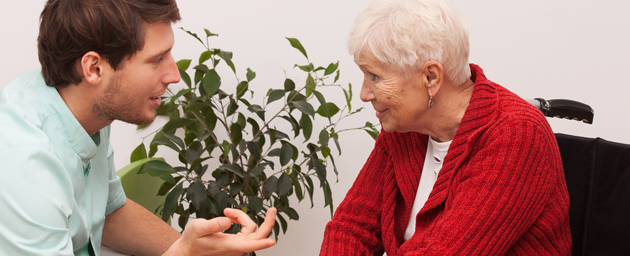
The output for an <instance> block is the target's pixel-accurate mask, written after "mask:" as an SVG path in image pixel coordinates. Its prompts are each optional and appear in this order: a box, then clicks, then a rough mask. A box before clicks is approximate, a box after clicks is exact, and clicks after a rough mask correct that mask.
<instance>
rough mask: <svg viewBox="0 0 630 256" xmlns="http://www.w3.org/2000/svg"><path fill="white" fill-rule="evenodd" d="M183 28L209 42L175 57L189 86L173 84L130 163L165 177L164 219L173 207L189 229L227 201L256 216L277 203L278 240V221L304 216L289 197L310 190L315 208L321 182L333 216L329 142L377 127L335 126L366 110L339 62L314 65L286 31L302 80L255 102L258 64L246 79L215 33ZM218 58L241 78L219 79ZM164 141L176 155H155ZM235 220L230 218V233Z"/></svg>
mask: <svg viewBox="0 0 630 256" xmlns="http://www.w3.org/2000/svg"><path fill="white" fill-rule="evenodd" d="M184 31H186V33H188V34H189V35H191V36H192V37H194V38H195V39H196V40H198V41H199V42H200V43H201V45H203V48H202V52H201V54H200V55H199V58H198V60H197V59H196V60H195V62H196V63H195V65H192V64H193V61H192V60H191V59H183V60H180V61H178V62H177V66H178V68H179V70H180V74H181V77H182V81H183V82H184V84H185V86H183V88H181V89H179V90H177V91H171V90H170V89H169V90H168V93H167V94H168V96H165V97H162V104H161V106H160V107H159V108H158V109H157V110H156V111H157V114H158V115H162V116H167V117H168V122H167V123H166V124H165V125H164V126H163V127H161V128H159V129H158V130H157V131H155V132H154V133H153V134H154V136H153V137H152V138H151V141H150V142H149V143H148V145H147V144H146V143H145V142H144V141H143V142H142V143H141V144H140V145H139V146H138V147H137V148H136V149H135V150H134V151H133V153H132V155H131V161H132V163H131V164H130V165H133V166H139V171H138V172H139V173H148V174H150V175H151V176H155V177H160V178H161V179H162V180H163V181H164V183H163V185H162V186H161V188H160V190H159V193H158V194H159V195H162V196H163V195H166V199H165V202H164V205H163V206H161V207H159V208H158V209H156V213H158V214H160V215H161V216H162V218H163V219H164V220H165V221H166V220H169V219H170V218H171V217H173V216H174V214H177V215H178V216H179V217H178V221H177V222H178V224H179V226H180V227H181V228H182V229H183V228H184V227H185V225H186V223H187V222H188V219H189V218H190V217H191V216H194V217H197V218H207V219H210V218H214V217H217V216H222V212H223V209H224V208H226V207H231V208H238V209H242V210H243V211H244V212H246V213H247V214H248V215H249V216H250V217H251V218H252V219H253V220H254V221H255V222H257V223H258V224H260V223H262V221H263V220H264V213H265V212H266V210H267V209H268V208H269V207H271V206H274V207H276V208H277V209H278V215H277V219H276V225H275V226H274V230H273V232H274V234H275V236H276V239H277V237H278V235H279V233H280V229H282V232H283V233H284V232H286V230H287V226H288V222H287V220H298V219H299V214H298V213H297V212H296V211H295V209H293V208H292V207H291V203H290V200H289V199H290V198H291V197H293V198H297V200H298V202H301V201H302V200H304V199H305V198H308V199H310V202H311V207H313V206H314V203H313V195H314V194H315V193H316V191H321V192H322V193H323V195H324V199H325V200H324V201H325V205H324V207H329V208H330V213H331V216H332V214H333V202H332V197H331V193H332V191H331V189H330V183H329V180H328V179H327V174H328V173H329V172H330V171H331V170H332V171H334V173H335V174H337V169H336V166H335V157H334V155H335V154H334V153H333V151H336V153H337V155H340V154H341V152H342V151H341V145H340V144H339V140H338V138H339V136H340V134H341V133H343V132H345V131H349V130H365V131H367V132H368V133H369V134H370V135H371V136H372V137H373V138H376V136H377V135H378V130H377V129H376V128H375V127H374V126H373V125H372V124H371V123H369V122H367V123H366V124H365V125H363V126H361V127H356V128H350V129H341V128H339V126H338V124H339V123H340V122H341V121H342V120H344V119H345V118H347V117H349V116H351V115H353V114H355V113H357V112H359V111H361V108H359V109H353V108H352V105H351V99H352V96H353V94H352V85H351V84H348V85H347V87H344V86H342V85H339V84H337V82H338V79H339V74H340V72H339V70H338V65H339V62H336V63H330V64H328V65H326V67H324V66H317V67H316V66H315V65H314V64H313V63H311V62H310V61H309V58H308V55H307V53H306V51H305V49H304V47H303V46H302V44H301V43H300V41H299V40H298V39H295V38H287V40H288V42H289V43H290V45H291V46H292V47H293V48H295V49H297V50H298V51H299V52H300V53H301V54H302V55H303V56H304V57H305V60H306V63H305V64H303V65H297V64H296V65H295V66H294V67H293V68H297V69H299V70H301V71H303V72H304V76H305V79H304V78H303V80H302V81H304V82H295V81H299V80H295V81H294V80H293V79H291V78H288V77H287V78H286V79H285V80H284V82H283V85H284V86H283V88H277V89H269V90H268V91H267V93H266V95H264V97H262V101H260V102H253V101H255V100H256V99H258V98H254V96H253V95H254V91H252V90H251V89H250V86H251V85H253V84H254V82H253V81H254V79H255V78H256V73H255V72H254V71H252V70H251V69H249V68H248V69H247V70H246V72H245V77H246V79H245V80H239V79H238V71H237V69H236V66H235V65H234V63H233V61H232V56H233V54H232V53H231V52H228V51H224V50H221V49H216V48H211V47H210V44H209V40H210V39H211V38H214V37H216V36H218V35H217V34H213V33H211V32H210V31H209V30H208V29H205V30H204V32H205V40H202V38H201V37H199V36H198V35H197V34H195V33H192V32H190V31H187V30H184ZM220 65H227V67H229V70H231V72H232V73H233V74H230V75H234V76H236V77H237V78H236V80H237V82H236V83H235V84H223V83H222V79H221V75H220V74H219V71H217V67H219V66H220ZM223 70H225V69H223ZM279 84H282V83H279ZM322 88H327V90H326V91H328V88H334V89H338V93H343V95H344V98H345V101H344V102H341V103H335V102H331V101H328V100H327V98H326V97H325V96H324V93H322V92H321V89H322ZM278 127H289V128H285V129H282V128H278ZM140 128H143V127H140ZM147 146H148V148H147ZM147 149H148V150H147ZM161 149H168V150H170V151H171V152H170V153H175V154H176V155H177V159H178V161H175V162H169V163H167V162H166V161H164V159H163V158H160V157H156V154H157V152H158V150H161ZM239 229H240V227H238V226H237V225H234V226H233V227H232V228H230V230H228V232H233V233H235V232H238V231H239Z"/></svg>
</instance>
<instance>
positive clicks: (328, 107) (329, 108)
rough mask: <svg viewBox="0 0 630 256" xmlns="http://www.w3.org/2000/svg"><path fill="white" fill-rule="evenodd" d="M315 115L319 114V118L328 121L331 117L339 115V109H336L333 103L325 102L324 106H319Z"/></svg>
mask: <svg viewBox="0 0 630 256" xmlns="http://www.w3.org/2000/svg"><path fill="white" fill-rule="evenodd" d="M327 112H328V113H327ZM315 113H317V114H319V115H320V116H323V117H327V118H328V120H330V118H331V117H333V116H334V115H335V114H337V113H339V107H337V105H335V103H332V102H326V104H324V105H320V106H319V108H317V111H315Z"/></svg>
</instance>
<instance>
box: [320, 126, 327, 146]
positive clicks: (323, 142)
mask: <svg viewBox="0 0 630 256" xmlns="http://www.w3.org/2000/svg"><path fill="white" fill-rule="evenodd" d="M329 139H330V136H329V134H328V131H326V129H322V131H321V132H319V144H321V145H322V147H326V146H328V140H329Z"/></svg>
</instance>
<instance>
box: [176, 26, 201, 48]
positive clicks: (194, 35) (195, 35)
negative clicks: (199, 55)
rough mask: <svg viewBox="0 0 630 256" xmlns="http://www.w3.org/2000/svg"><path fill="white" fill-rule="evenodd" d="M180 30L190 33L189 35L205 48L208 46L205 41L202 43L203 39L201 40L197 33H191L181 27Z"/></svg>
mask: <svg viewBox="0 0 630 256" xmlns="http://www.w3.org/2000/svg"><path fill="white" fill-rule="evenodd" d="M179 29H181V30H183V31H184V32H186V33H188V34H189V35H191V36H192V37H194V38H196V39H197V40H198V41H199V42H200V43H201V44H203V45H204V46H205V45H206V44H204V43H203V41H201V38H199V36H198V35H197V34H196V33H193V32H190V31H188V30H185V29H184V28H182V27H180V28H179Z"/></svg>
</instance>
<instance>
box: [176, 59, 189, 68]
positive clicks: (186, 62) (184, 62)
mask: <svg viewBox="0 0 630 256" xmlns="http://www.w3.org/2000/svg"><path fill="white" fill-rule="evenodd" d="M191 62H192V60H190V59H183V60H179V61H178V62H177V68H178V69H179V70H183V71H186V70H187V69H188V68H189V67H190V63H191Z"/></svg>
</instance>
